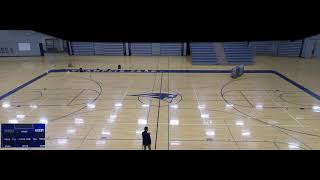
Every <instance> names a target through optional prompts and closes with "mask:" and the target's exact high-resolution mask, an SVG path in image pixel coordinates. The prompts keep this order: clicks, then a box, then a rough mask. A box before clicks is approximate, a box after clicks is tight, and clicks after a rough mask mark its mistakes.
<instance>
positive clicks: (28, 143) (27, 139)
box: [1, 124, 45, 148]
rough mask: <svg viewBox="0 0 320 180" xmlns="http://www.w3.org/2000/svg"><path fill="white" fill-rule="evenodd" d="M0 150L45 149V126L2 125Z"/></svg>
mask: <svg viewBox="0 0 320 180" xmlns="http://www.w3.org/2000/svg"><path fill="white" fill-rule="evenodd" d="M1 147H2V148H18V147H21V148H29V147H43V148H44V147H45V124H2V125H1Z"/></svg>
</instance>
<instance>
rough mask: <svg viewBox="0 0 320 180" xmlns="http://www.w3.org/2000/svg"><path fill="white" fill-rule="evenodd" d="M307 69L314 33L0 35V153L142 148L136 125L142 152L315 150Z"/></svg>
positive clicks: (319, 102) (311, 79)
mask: <svg viewBox="0 0 320 180" xmlns="http://www.w3.org/2000/svg"><path fill="white" fill-rule="evenodd" d="M239 67H241V69H240V71H241V74H238V75H237V76H235V77H233V76H232V73H234V72H235V71H234V70H235V69H237V68H239ZM319 68H320V35H317V34H314V35H312V36H308V37H304V38H300V39H296V40H290V39H288V40H273V41H272V40H270V41H234V42H231V41H228V42H220V41H219V42H192V41H190V42H187V41H186V42H91V41H69V40H64V39H61V38H59V37H55V36H51V35H48V34H45V33H42V32H38V31H33V30H0V104H1V107H0V123H1V148H0V149H1V150H33V149H36V150H143V145H142V135H141V134H142V132H143V131H144V127H146V126H147V127H148V128H149V133H150V136H151V149H152V150H318V149H320V122H319V120H320V83H319V81H317V80H316V79H317V78H319V76H320V71H319ZM24 132H25V134H23V133H24ZM37 133H38V134H37ZM39 134H41V135H39Z"/></svg>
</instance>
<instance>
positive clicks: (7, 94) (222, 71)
mask: <svg viewBox="0 0 320 180" xmlns="http://www.w3.org/2000/svg"><path fill="white" fill-rule="evenodd" d="M67 71H69V70H66V71H64V72H67ZM160 71H161V70H159V72H160ZM163 71H164V72H167V73H168V75H169V73H176V72H175V71H176V70H172V71H173V72H170V71H171V70H163ZM187 71H188V72H187V73H198V71H201V70H194V71H196V72H193V71H191V72H190V70H187ZM207 71H208V70H205V72H203V71H201V72H202V73H226V71H227V70H221V71H219V70H218V71H219V72H216V71H217V70H213V71H214V72H207ZM52 72H55V71H52ZM52 72H51V71H49V72H47V73H44V74H42V75H40V76H38V77H36V78H34V79H32V80H30V81H28V82H27V83H25V84H22V85H21V86H19V87H17V88H15V89H13V90H11V91H9V92H8V93H5V94H4V95H2V96H0V100H2V99H4V98H6V97H8V96H10V95H12V94H14V93H16V92H17V91H19V90H21V89H23V88H24V87H26V86H28V85H29V84H31V83H33V82H35V81H37V80H39V79H41V78H42V77H44V76H46V75H47V74H48V73H52ZM119 73H123V72H119ZM127 73H128V72H127ZM129 73H130V72H129ZM132 73H137V72H135V71H133V72H132ZM138 73H150V72H138ZM151 73H154V72H151ZM178 73H186V72H185V71H184V70H182V71H179V72H178ZM245 73H246V72H245ZM250 73H266V71H265V70H261V71H260V70H254V72H253V71H250ZM268 73H270V72H268ZM271 73H272V72H271ZM90 74H91V72H90ZM161 74H162V75H163V72H161ZM275 74H276V73H275ZM280 77H281V76H280ZM285 80H286V81H287V82H289V83H291V84H293V85H295V86H296V87H298V88H300V87H303V86H301V85H299V84H297V83H296V84H294V83H292V82H290V81H288V80H287V79H285ZM168 83H169V82H168ZM128 88H129V87H128ZM161 88H162V78H161V86H160V93H161ZM168 88H169V86H168ZM300 89H301V90H303V91H304V92H305V93H307V94H309V95H311V96H312V97H314V98H316V99H318V98H317V97H319V95H317V94H315V93H313V92H312V91H310V90H308V89H306V88H304V87H303V88H300ZM310 92H311V93H310ZM100 93H101V92H100ZM122 100H123V99H122ZM318 100H319V99H318ZM159 101H160V100H159ZM198 103H199V102H198ZM168 108H169V106H168ZM159 109H160V105H159V106H158V117H157V133H156V141H155V142H156V143H155V149H156V146H157V134H158V125H159V124H162V123H159ZM168 113H169V111H168ZM168 117H169V115H168ZM168 120H169V119H168ZM168 124H169V123H168ZM168 133H169V132H168ZM168 141H169V135H168ZM168 146H169V143H168Z"/></svg>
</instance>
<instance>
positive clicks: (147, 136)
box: [142, 131, 151, 145]
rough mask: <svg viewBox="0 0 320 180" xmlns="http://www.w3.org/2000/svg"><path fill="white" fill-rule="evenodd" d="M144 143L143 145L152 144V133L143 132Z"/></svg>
mask: <svg viewBox="0 0 320 180" xmlns="http://www.w3.org/2000/svg"><path fill="white" fill-rule="evenodd" d="M142 140H143V141H142V142H143V145H149V144H151V137H150V133H148V132H147V131H143V132H142Z"/></svg>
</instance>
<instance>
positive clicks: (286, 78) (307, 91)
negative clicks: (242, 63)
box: [0, 69, 320, 101]
mask: <svg viewBox="0 0 320 180" xmlns="http://www.w3.org/2000/svg"><path fill="white" fill-rule="evenodd" d="M58 72H79V69H52V70H49V71H48V72H45V73H43V74H41V75H39V76H37V77H35V78H33V79H31V80H30V81H28V82H26V83H24V84H22V85H20V86H18V87H16V88H14V89H13V90H11V91H9V92H7V93H5V94H3V95H1V96H0V101H1V100H3V99H5V98H6V97H8V96H10V95H12V94H14V93H16V92H17V91H19V90H21V89H23V88H25V87H26V86H28V85H30V84H31V83H33V82H35V81H37V80H39V79H41V78H43V77H45V76H46V75H48V74H49V73H58ZM83 72H84V73H85V72H96V73H115V72H116V73H231V70H109V71H105V70H103V71H101V72H99V71H98V72H97V70H96V69H83ZM244 73H256V74H260V73H262V74H263V73H265V74H276V75H278V76H279V77H280V78H282V79H284V80H286V81H287V82H289V83H290V84H292V85H294V86H295V87H297V88H299V89H301V90H302V91H304V92H305V93H307V94H309V95H310V96H312V97H314V98H316V99H317V100H319V101H320V96H319V95H318V94H316V93H314V92H313V91H311V90H309V89H307V88H306V87H304V86H302V85H300V84H299V83H297V82H295V81H293V80H291V79H289V78H288V77H286V76H285V75H283V74H281V73H279V72H277V71H274V70H245V71H244Z"/></svg>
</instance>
